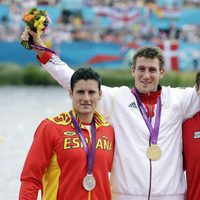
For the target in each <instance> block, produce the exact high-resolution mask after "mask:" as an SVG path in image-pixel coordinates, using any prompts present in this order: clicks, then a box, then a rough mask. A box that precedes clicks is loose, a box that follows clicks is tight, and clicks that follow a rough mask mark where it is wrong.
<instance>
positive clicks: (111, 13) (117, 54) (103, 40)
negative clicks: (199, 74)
mask: <svg viewBox="0 0 200 200" xmlns="http://www.w3.org/2000/svg"><path fill="white" fill-rule="evenodd" d="M33 6H37V7H39V8H41V9H44V10H47V11H48V13H49V15H50V17H51V20H52V23H51V25H50V28H49V29H50V31H49V32H47V33H46V34H45V35H44V37H45V39H46V41H47V44H48V45H49V47H50V48H53V49H54V50H56V51H57V52H58V53H59V54H60V56H61V58H62V59H63V60H64V61H66V62H68V63H69V64H70V65H72V66H78V65H83V64H86V63H90V61H91V60H95V61H96V62H93V63H92V64H93V65H94V66H96V67H128V65H129V63H130V60H129V59H130V56H129V55H131V52H134V50H135V49H136V48H137V47H139V46H143V45H157V46H159V45H160V46H161V47H162V48H163V50H164V53H165V55H166V63H167V64H168V66H166V67H167V68H168V69H169V70H170V69H172V70H197V69H199V68H200V53H199V52H200V34H199V33H200V19H199V16H198V15H199V14H198V13H199V12H200V1H199V0H179V1H175V0H137V1H129V0H48V1H47V0H38V1H36V0H27V1H20V0H12V1H11V0H10V1H9V0H1V1H0V20H1V21H0V44H1V45H2V46H3V48H4V50H5V51H4V52H5V55H2V54H1V55H0V63H3V62H10V61H11V62H15V63H18V64H21V65H25V64H27V63H29V62H36V61H35V58H34V56H33V55H32V54H30V53H29V52H28V53H27V52H26V51H25V50H24V49H23V48H22V47H21V46H20V45H19V41H20V35H21V33H22V31H23V29H24V24H23V23H22V21H21V16H22V14H23V12H24V11H26V10H28V9H29V8H30V7H33ZM163 41H164V42H163ZM174 46H175V47H174ZM69 48H70V51H69ZM91 49H92V51H89V50H91ZM11 52H12V54H11ZM79 54H80V55H79ZM7 55H9V58H8V56H7ZM12 55H13V56H12ZM17 55H18V56H17ZM20 55H25V58H24V59H23V60H22V59H20V57H21V56H20ZM77 57H78V58H79V59H78V60H77ZM8 59H9V60H8ZM174 60H176V62H174ZM194 63H195V64H194Z"/></svg>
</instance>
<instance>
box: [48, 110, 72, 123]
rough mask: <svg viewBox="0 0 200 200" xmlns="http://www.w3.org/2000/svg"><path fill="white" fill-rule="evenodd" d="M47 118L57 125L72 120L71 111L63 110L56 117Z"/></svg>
mask: <svg viewBox="0 0 200 200" xmlns="http://www.w3.org/2000/svg"><path fill="white" fill-rule="evenodd" d="M47 120H48V121H50V123H53V124H56V125H68V124H69V123H70V122H71V117H70V114H69V112H63V113H61V114H59V115H57V116H55V117H49V118H48V119H47Z"/></svg>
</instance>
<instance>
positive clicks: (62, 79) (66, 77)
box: [22, 27, 74, 91]
mask: <svg viewBox="0 0 200 200" xmlns="http://www.w3.org/2000/svg"><path fill="white" fill-rule="evenodd" d="M29 35H31V36H32V37H33V43H34V44H35V45H38V46H41V47H46V46H45V44H44V43H43V41H42V39H41V36H40V35H39V34H37V33H35V32H33V31H31V30H30V29H29V28H28V27H27V28H26V29H25V31H24V32H23V34H22V39H23V40H26V41H28V40H29ZM33 50H34V51H35V52H36V53H37V59H38V60H39V62H40V63H41V64H42V66H43V68H44V69H45V70H46V71H47V72H48V73H49V74H50V75H51V76H52V77H53V78H54V79H55V80H56V81H57V82H58V83H59V84H60V85H61V86H62V87H63V88H65V89H66V90H67V91H68V90H69V88H70V79H71V76H72V74H73V73H74V70H73V69H71V68H70V67H69V66H68V65H67V64H66V63H64V62H62V61H61V60H60V58H59V57H58V56H57V55H55V54H53V53H49V52H44V51H42V50H38V49H35V48H34V49H33Z"/></svg>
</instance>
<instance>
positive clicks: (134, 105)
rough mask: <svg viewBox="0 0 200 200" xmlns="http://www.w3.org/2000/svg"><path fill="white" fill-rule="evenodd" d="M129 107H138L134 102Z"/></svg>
mask: <svg viewBox="0 0 200 200" xmlns="http://www.w3.org/2000/svg"><path fill="white" fill-rule="evenodd" d="M128 107H131V108H137V106H136V104H135V102H132V103H131V104H129V106H128Z"/></svg>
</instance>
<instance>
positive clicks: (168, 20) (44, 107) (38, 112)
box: [0, 0, 200, 200]
mask: <svg viewBox="0 0 200 200" xmlns="http://www.w3.org/2000/svg"><path fill="white" fill-rule="evenodd" d="M32 7H37V8H40V9H43V10H47V11H48V13H49V16H50V18H51V24H50V25H49V30H48V31H47V32H46V33H45V34H44V40H45V43H46V45H47V46H48V47H49V48H52V49H54V50H55V51H56V52H57V53H58V54H59V56H60V57H61V59H62V60H64V61H65V62H67V63H68V64H69V65H70V66H71V67H73V68H76V67H78V66H82V65H86V64H89V65H92V66H94V67H95V68H96V69H97V70H100V71H99V72H100V74H101V76H102V78H103V83H104V84H106V85H110V86H117V85H118V86H119V85H123V84H125V85H127V86H130V87H132V86H133V82H132V77H131V74H130V71H129V70H130V65H131V58H132V55H133V54H134V52H135V51H136V49H137V48H138V47H141V46H144V45H153V46H159V47H160V48H162V49H163V51H164V55H165V64H166V68H167V71H168V72H167V73H166V75H165V77H164V79H163V80H162V81H163V82H162V84H164V85H171V86H193V85H194V78H195V73H196V71H197V70H200V16H199V13H200V0H135V1H133V0H49V1H47V0H37V1H36V0H23V1H21V0H0V47H1V48H0V52H1V53H0V177H1V178H0V199H1V200H16V199H18V193H19V187H20V173H21V170H22V167H23V164H24V160H25V157H26V155H27V153H28V149H29V147H30V144H31V142H32V139H33V136H34V132H35V130H36V127H37V126H38V125H39V123H40V122H41V121H42V120H43V119H44V118H46V117H49V116H55V115H57V114H59V113H61V112H63V111H67V110H68V109H70V107H71V101H70V99H69V97H68V95H67V93H66V91H64V89H63V88H61V87H58V86H55V85H56V82H55V81H54V80H53V79H52V78H51V77H50V76H49V75H48V74H47V73H45V71H44V70H42V68H41V66H40V65H39V63H38V61H37V60H36V59H35V53H34V52H33V51H27V50H26V49H24V48H23V47H22V46H21V45H20V40H21V39H20V37H21V34H22V32H23V30H24V27H25V25H24V23H23V22H22V21H21V17H22V15H23V13H24V12H26V11H27V10H29V9H30V8H32ZM27 85H28V86H27ZM39 199H40V198H39Z"/></svg>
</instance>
